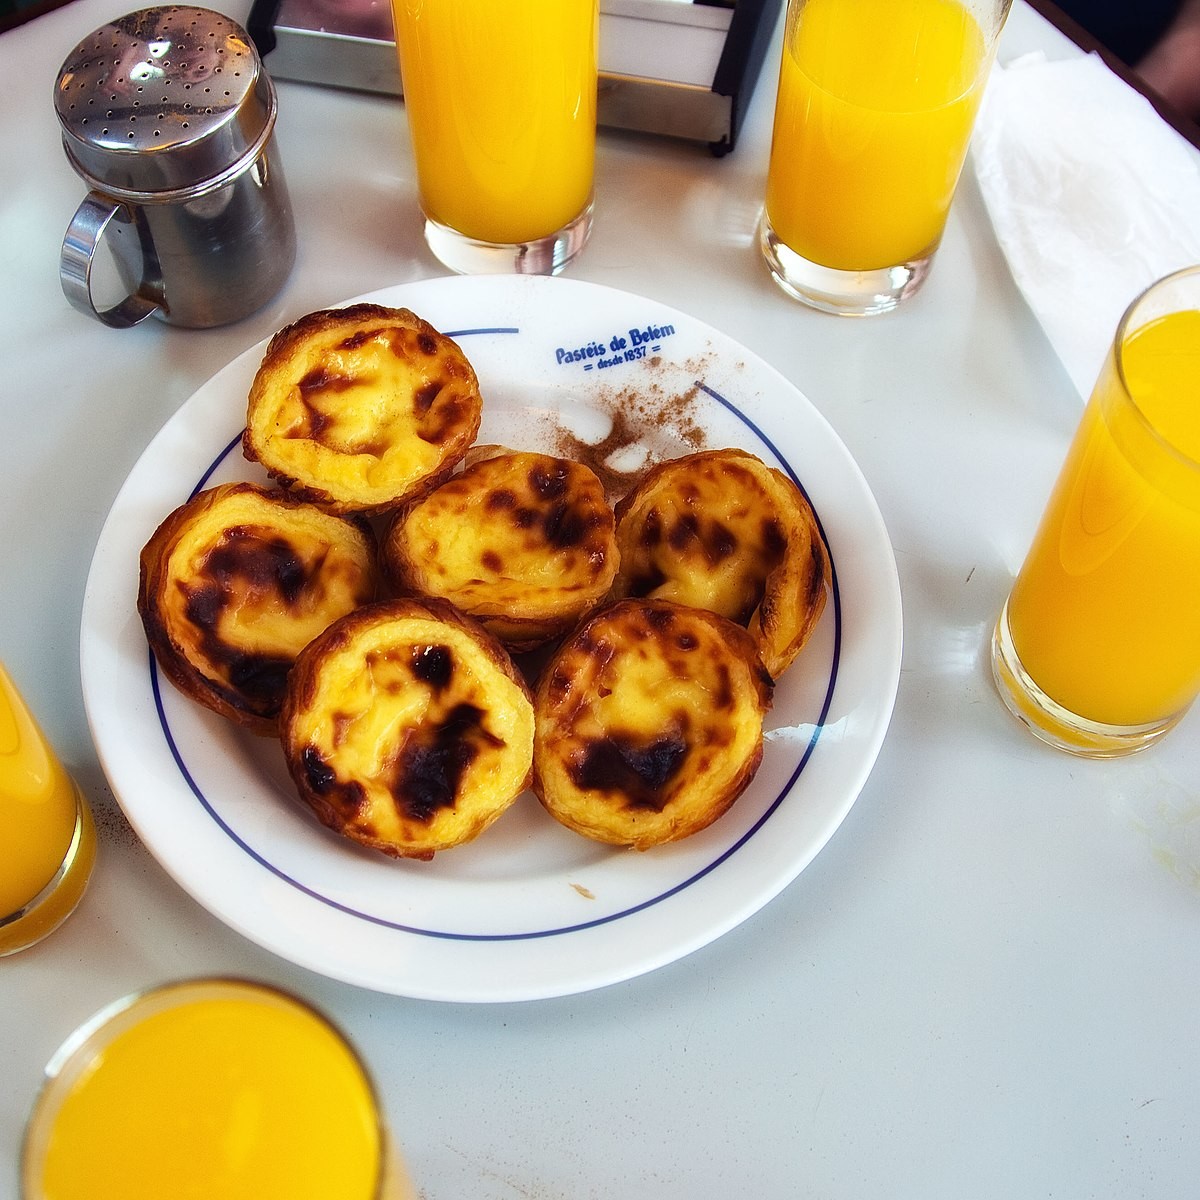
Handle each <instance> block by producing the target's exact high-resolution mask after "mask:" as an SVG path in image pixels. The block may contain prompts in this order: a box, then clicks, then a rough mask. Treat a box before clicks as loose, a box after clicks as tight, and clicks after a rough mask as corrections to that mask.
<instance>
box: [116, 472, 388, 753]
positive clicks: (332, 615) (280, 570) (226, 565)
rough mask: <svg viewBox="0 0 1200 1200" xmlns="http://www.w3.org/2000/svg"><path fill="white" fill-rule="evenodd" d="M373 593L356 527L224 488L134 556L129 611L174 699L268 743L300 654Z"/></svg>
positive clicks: (368, 557) (245, 486)
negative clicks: (134, 612) (134, 592)
mask: <svg viewBox="0 0 1200 1200" xmlns="http://www.w3.org/2000/svg"><path fill="white" fill-rule="evenodd" d="M378 586H379V573H378V570H377V566H376V547H375V539H374V536H373V535H372V533H371V531H370V530H369V529H368V528H367V527H366V525H365V524H364V523H362V522H360V521H355V520H349V519H347V518H343V517H337V516H334V515H332V514H330V513H327V512H325V511H323V510H322V509H319V508H317V507H315V506H314V505H311V504H306V503H304V502H303V501H300V500H297V499H295V498H294V497H292V496H289V495H287V494H286V493H284V492H280V491H279V490H277V489H266V488H261V487H258V486H257V485H255V484H251V483H230V484H221V485H218V486H217V487H213V488H209V489H208V490H206V491H203V492H200V493H198V494H197V495H196V496H195V497H194V498H193V499H191V500H189V501H188V502H187V503H185V504H182V505H180V506H179V507H178V508H177V509H175V511H174V512H172V513H170V514H169V515H168V516H167V517H166V519H165V520H164V521H163V522H162V523H161V524H160V525H159V527H158V529H157V530H156V531H155V532H154V534H153V536H152V537H151V538H150V540H149V541H148V542H147V543H146V545H145V547H144V548H143V550H142V553H141V571H140V579H139V584H138V598H137V607H138V613H139V615H140V616H141V618H142V624H143V625H144V627H145V630H146V637H147V639H148V640H149V643H150V647H151V649H152V650H153V651H154V655H155V658H156V659H157V660H158V663H159V665H160V666H161V668H162V670H163V672H164V673H165V674H166V675H167V677H168V678H169V679H170V680H171V682H172V683H174V684H175V686H176V687H177V688H179V690H180V691H182V692H183V693H184V694H185V695H188V696H190V697H191V698H192V699H194V700H197V701H199V703H201V704H203V705H205V706H206V707H208V708H210V709H212V710H213V711H214V712H218V713H220V714H221V715H222V716H224V717H227V718H229V719H230V720H231V721H234V722H236V723H237V724H238V725H241V726H244V727H245V728H247V729H251V730H253V731H254V732H255V733H259V734H273V733H275V732H276V728H277V726H276V721H277V718H278V715H279V708H280V705H281V704H282V702H283V690H284V684H285V681H286V676H287V672H288V671H289V670H290V669H291V666H292V663H293V661H294V660H295V657H296V655H297V654H298V653H299V652H300V651H301V650H302V649H303V648H304V646H305V645H307V644H308V642H309V641H311V640H312V639H313V638H314V637H316V635H317V634H318V633H320V632H321V631H322V630H323V629H325V627H326V626H327V625H329V624H331V623H332V622H333V621H335V620H336V619H337V618H338V617H341V616H344V615H345V614H346V613H347V612H350V611H352V610H353V609H355V608H357V607H358V606H359V605H360V604H365V603H367V602H369V601H371V600H373V599H374V598H375V596H376V593H377V589H378Z"/></svg>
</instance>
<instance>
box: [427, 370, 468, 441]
mask: <svg viewBox="0 0 1200 1200" xmlns="http://www.w3.org/2000/svg"><path fill="white" fill-rule="evenodd" d="M446 393H447V388H446V387H445V386H444V385H441V386H439V391H438V394H437V396H436V397H435V398H434V401H433V402H431V404H430V407H429V408H428V410H426V412H424V413H421V414H418V415H419V416H420V417H421V422H420V425H419V426H418V429H417V436H418V437H419V438H420V439H421V440H422V441H423V442H428V443H429V444H430V445H433V446H439V445H441V444H442V443H443V442H444V441H446V439H447V437H449V435H450V434H451V433H453V432H454V431H455V430H456V429H458V428H459V427H460V426H461V425H462V423H463V419H464V418H465V416H466V415H467V408H468V405H467V402H466V401H465V400H464V399H463V397H462V396H460V395H459V394H458V393H457V392H451V393H450V394H449V395H447V394H446Z"/></svg>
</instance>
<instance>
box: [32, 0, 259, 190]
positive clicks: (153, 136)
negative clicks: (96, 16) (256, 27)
mask: <svg viewBox="0 0 1200 1200" xmlns="http://www.w3.org/2000/svg"><path fill="white" fill-rule="evenodd" d="M54 107H55V111H56V113H57V114H58V120H59V125H60V126H61V129H62V138H63V147H64V149H65V150H66V152H67V157H68V158H69V159H70V160H71V163H72V165H73V166H74V167H75V169H76V170H77V171H78V172H79V173H80V174H81V175H82V176H83V177H84V178H85V179H86V180H87V181H88V182H89V184H90V185H91V186H93V187H99V188H100V189H101V190H103V189H104V188H105V187H106V186H107V187H109V188H110V189H111V190H117V191H123V192H148V193H153V192H164V191H174V190H177V189H181V188H184V189H186V188H190V187H195V186H196V185H198V184H201V183H204V182H206V181H209V180H212V179H213V178H215V177H218V176H220V175H222V174H223V173H225V172H227V171H229V170H230V169H231V168H233V167H234V166H235V165H236V164H237V163H239V162H240V161H242V160H243V159H245V158H246V156H247V155H250V154H255V153H257V150H258V148H259V147H260V146H262V145H263V143H264V142H265V141H266V140H267V138H269V137H270V134H271V129H272V127H273V125H274V122H275V91H274V88H273V87H272V86H271V81H270V78H269V77H268V76H267V74H266V72H265V71H264V70H263V69H262V62H261V60H260V59H259V56H258V51H257V50H256V49H255V47H254V43H253V42H251V40H250V37H249V35H248V34H247V33H246V31H245V30H244V29H242V27H241V26H240V25H238V24H237V23H236V22H235V21H231V20H230V19H229V18H228V17H225V16H222V15H221V14H220V13H215V12H212V11H210V10H209V9H205V8H191V7H186V6H181V5H169V6H164V7H161V8H147V9H142V10H140V11H138V12H133V13H129V14H128V15H127V16H124V17H118V18H117V19H116V20H114V21H112V22H111V23H109V24H108V25H104V26H102V27H101V28H100V29H97V30H96V31H95V32H94V33H92V34H91V35H90V36H88V37H86V38H84V40H83V41H82V42H80V43H79V45H78V46H76V47H75V49H74V50H73V51H72V52H71V54H70V55H69V56H68V58H67V60H66V61H65V62H64V63H63V65H62V68H61V69H60V71H59V73H58V81H57V83H56V85H55V90H54Z"/></svg>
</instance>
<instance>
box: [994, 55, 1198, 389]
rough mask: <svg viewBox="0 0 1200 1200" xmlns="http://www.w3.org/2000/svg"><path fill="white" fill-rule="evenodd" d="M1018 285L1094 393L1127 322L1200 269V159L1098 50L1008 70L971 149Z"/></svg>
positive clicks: (1022, 62)
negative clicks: (1153, 293) (1155, 295)
mask: <svg viewBox="0 0 1200 1200" xmlns="http://www.w3.org/2000/svg"><path fill="white" fill-rule="evenodd" d="M972 159H973V162H974V167H975V173H976V175H977V177H978V179H979V183H980V187H981V188H982V191H983V197H984V201H985V203H986V205H987V208H988V212H989V214H990V215H991V219H992V223H993V225H994V227H995V230H996V235H997V237H998V239H999V241H1000V244H1001V246H1002V247H1003V249H1004V253H1005V254H1006V256H1007V257H1008V262H1009V265H1010V267H1011V269H1012V273H1013V277H1014V279H1015V280H1016V283H1017V286H1018V287H1019V288H1020V289H1021V291H1022V293H1023V294H1024V296H1025V298H1026V300H1027V301H1028V303H1029V305H1030V307H1031V308H1032V309H1033V311H1034V313H1035V315H1036V316H1037V318H1038V320H1039V321H1040V322H1041V323H1042V327H1043V328H1044V329H1045V331H1046V334H1047V336H1048V338H1049V339H1050V342H1051V344H1052V345H1053V347H1054V349H1055V350H1056V352H1057V353H1058V356H1059V358H1060V359H1061V360H1062V362H1063V365H1064V366H1065V367H1066V369H1067V372H1068V374H1069V375H1070V377H1071V379H1072V380H1073V382H1074V383H1075V386H1076V387H1077V388H1078V389H1079V393H1080V395H1081V396H1084V397H1086V396H1087V395H1088V394H1089V393H1090V392H1091V389H1092V384H1093V383H1094V382H1095V380H1096V376H1097V374H1098V373H1099V370H1100V366H1101V363H1102V362H1103V360H1104V355H1105V354H1106V353H1107V350H1108V345H1109V343H1110V341H1111V340H1112V335H1113V332H1114V330H1115V329H1116V326H1117V322H1118V321H1119V320H1120V318H1121V314H1122V313H1123V312H1124V311H1125V309H1126V308H1127V307H1128V306H1129V303H1130V301H1132V300H1133V299H1134V298H1135V297H1136V296H1137V295H1138V293H1140V292H1141V291H1142V290H1143V289H1144V288H1146V287H1147V286H1149V285H1150V284H1151V283H1153V282H1154V281H1155V280H1156V279H1159V278H1161V277H1162V276H1163V275H1166V274H1169V273H1170V272H1171V271H1174V270H1178V269H1179V268H1181V267H1186V266H1191V265H1193V264H1196V263H1200V153H1197V152H1196V150H1195V149H1194V148H1192V147H1191V146H1189V144H1188V143H1187V142H1186V141H1185V139H1183V138H1182V137H1180V136H1179V134H1178V133H1176V132H1175V131H1174V130H1173V129H1172V128H1171V127H1170V126H1169V125H1168V124H1166V122H1164V121H1163V120H1162V118H1161V117H1159V115H1158V114H1157V113H1156V112H1155V111H1154V108H1153V107H1152V106H1151V105H1150V103H1149V101H1147V100H1146V99H1145V97H1143V96H1140V95H1139V94H1138V93H1137V92H1135V91H1134V90H1133V89H1132V88H1130V87H1128V86H1127V85H1126V84H1125V83H1124V82H1123V81H1122V80H1121V79H1119V78H1118V77H1117V76H1116V75H1114V74H1113V73H1112V71H1110V70H1109V69H1108V68H1107V67H1106V66H1105V65H1104V62H1103V60H1102V59H1101V58H1100V57H1099V56H1098V55H1095V54H1090V55H1086V56H1081V57H1077V58H1072V59H1066V60H1062V61H1055V62H1048V61H1046V60H1045V59H1044V58H1043V56H1041V55H1040V54H1038V55H1030V56H1028V57H1026V58H1023V59H1018V60H1017V61H1016V62H1013V63H1010V64H1009V66H1008V67H1007V68H1001V67H1000V66H999V65H997V66H996V68H995V70H994V72H993V75H992V78H991V81H990V82H989V84H988V91H987V95H986V97H985V100H984V105H983V109H982V110H981V112H980V114H979V121H978V124H977V125H976V129H975V137H974V141H973V144H972Z"/></svg>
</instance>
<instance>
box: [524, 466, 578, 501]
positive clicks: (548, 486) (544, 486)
mask: <svg viewBox="0 0 1200 1200" xmlns="http://www.w3.org/2000/svg"><path fill="white" fill-rule="evenodd" d="M568 476H569V468H568V467H567V464H566V463H564V462H563V461H562V460H561V459H552V460H551V463H550V464H549V465H548V464H546V463H544V462H538V463H535V464H534V466H532V467H531V468H530V470H529V486H530V487H531V488H532V489H533V490H534V491H535V492H536V493H537V494H538V495H539V496H541V498H542V499H543V500H557V499H559V497H561V496H565V495H566V493H567V480H568Z"/></svg>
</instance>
